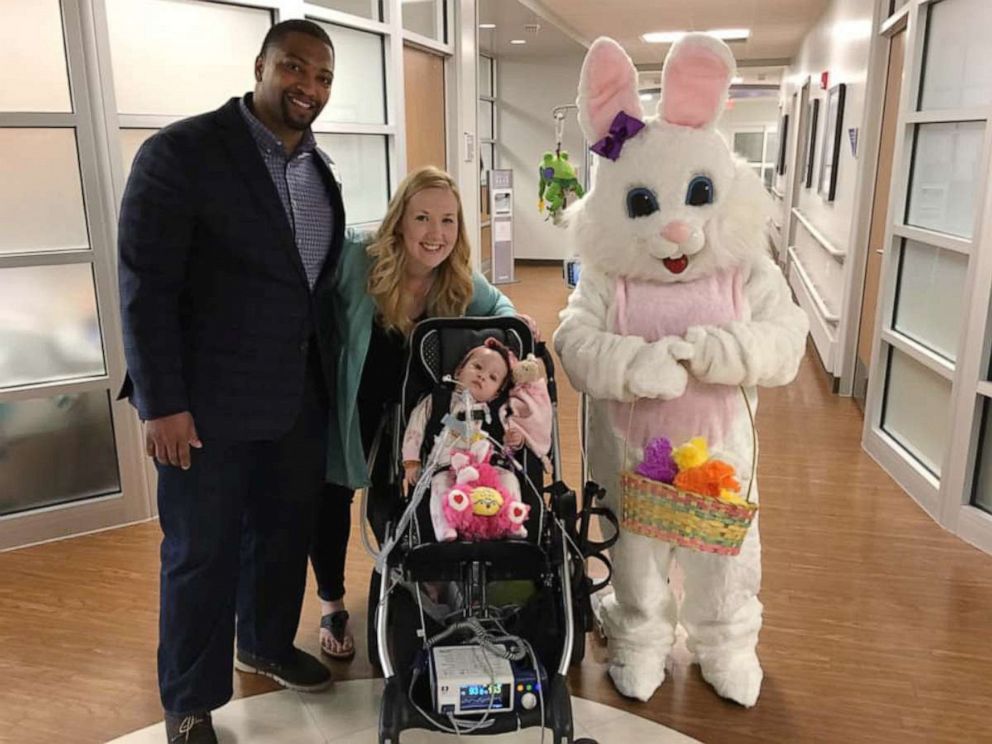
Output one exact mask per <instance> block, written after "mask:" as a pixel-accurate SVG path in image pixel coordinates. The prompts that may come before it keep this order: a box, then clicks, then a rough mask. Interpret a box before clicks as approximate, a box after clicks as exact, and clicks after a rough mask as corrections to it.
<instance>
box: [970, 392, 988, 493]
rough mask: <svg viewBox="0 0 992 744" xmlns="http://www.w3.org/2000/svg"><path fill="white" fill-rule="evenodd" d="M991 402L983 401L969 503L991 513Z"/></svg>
mask: <svg viewBox="0 0 992 744" xmlns="http://www.w3.org/2000/svg"><path fill="white" fill-rule="evenodd" d="M990 403H992V401H989V399H988V398H986V399H985V404H984V406H983V407H984V411H985V412H984V414H983V415H982V438H981V440H980V442H981V449H980V451H979V452H978V462H976V463H975V467H976V468H977V469H978V471H977V473H976V474H975V492H974V493H973V494H972V501H971V503H972V504H974V505H975V506H977V507H980V508H982V509H984V510H985V511H987V512H992V431H990V422H989V412H990V409H992V406H990Z"/></svg>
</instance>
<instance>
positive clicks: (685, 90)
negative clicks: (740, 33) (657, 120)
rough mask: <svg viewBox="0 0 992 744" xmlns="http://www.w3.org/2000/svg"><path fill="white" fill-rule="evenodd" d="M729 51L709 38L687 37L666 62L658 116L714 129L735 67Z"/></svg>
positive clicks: (705, 36)
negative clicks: (713, 126)
mask: <svg viewBox="0 0 992 744" xmlns="http://www.w3.org/2000/svg"><path fill="white" fill-rule="evenodd" d="M736 66H737V65H736V62H735V61H734V55H733V54H732V53H731V51H730V48H729V47H728V46H727V45H726V44H724V43H723V42H722V41H720V40H719V39H717V38H716V37H713V36H709V35H708V34H686V35H685V36H684V37H682V38H681V39H680V40H679V41H677V42H675V44H673V45H672V48H671V50H670V51H669V52H668V56H667V57H666V58H665V69H664V72H663V73H662V74H663V79H662V83H661V100H660V101H659V102H658V113H659V114H661V116H662V118H663V119H664V120H665V121H667V122H669V123H671V124H678V125H680V126H684V127H695V128H697V129H700V128H702V127H709V126H712V125H713V124H714V123H715V122H716V120H717V117H718V116H719V115H720V112H721V111H723V106H724V103H725V102H726V100H727V91H728V90H729V88H730V79H731V77H732V76H733V74H734V68H735V67H736Z"/></svg>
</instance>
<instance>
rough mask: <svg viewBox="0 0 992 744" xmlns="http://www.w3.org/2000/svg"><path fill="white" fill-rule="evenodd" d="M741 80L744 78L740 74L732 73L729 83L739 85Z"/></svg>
mask: <svg viewBox="0 0 992 744" xmlns="http://www.w3.org/2000/svg"><path fill="white" fill-rule="evenodd" d="M743 82H744V78H742V77H741V76H740V75H734V76H733V77H732V78H730V84H731V85H740V84H741V83H743Z"/></svg>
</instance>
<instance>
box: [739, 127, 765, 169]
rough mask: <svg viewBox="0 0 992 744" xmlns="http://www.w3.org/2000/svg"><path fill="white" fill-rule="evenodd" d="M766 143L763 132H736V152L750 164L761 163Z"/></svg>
mask: <svg viewBox="0 0 992 744" xmlns="http://www.w3.org/2000/svg"><path fill="white" fill-rule="evenodd" d="M764 142H765V135H764V133H763V132H735V133H734V152H736V153H737V154H738V155H740V156H741V157H742V158H744V159H745V160H746V161H748V162H749V163H760V162H761V157H762V147H763V145H764Z"/></svg>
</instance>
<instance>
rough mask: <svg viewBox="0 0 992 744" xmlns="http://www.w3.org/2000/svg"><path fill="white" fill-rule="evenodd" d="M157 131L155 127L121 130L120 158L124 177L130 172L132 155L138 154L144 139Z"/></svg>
mask: <svg viewBox="0 0 992 744" xmlns="http://www.w3.org/2000/svg"><path fill="white" fill-rule="evenodd" d="M157 131H158V130H157V129H122V130H121V160H122V161H123V163H124V177H125V178H127V176H128V174H129V173H130V172H131V164H132V163H134V156H135V155H137V154H138V150H139V149H140V148H141V146H142V145H143V144H144V142H145V140H146V139H148V138H149V137H151V136H152V135H153V134H155V132H157Z"/></svg>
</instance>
